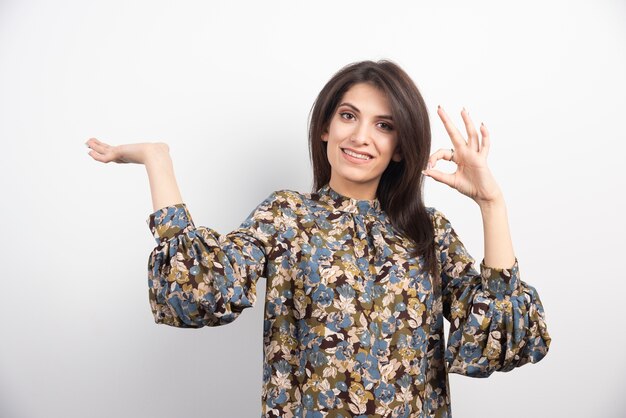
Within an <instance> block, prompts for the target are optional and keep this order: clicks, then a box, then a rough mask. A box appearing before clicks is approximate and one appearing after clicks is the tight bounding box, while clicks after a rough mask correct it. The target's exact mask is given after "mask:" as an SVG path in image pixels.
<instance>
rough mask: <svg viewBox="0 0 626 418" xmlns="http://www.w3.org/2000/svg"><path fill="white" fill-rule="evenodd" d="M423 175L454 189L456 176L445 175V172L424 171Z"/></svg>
mask: <svg viewBox="0 0 626 418" xmlns="http://www.w3.org/2000/svg"><path fill="white" fill-rule="evenodd" d="M422 174H424V175H425V176H428V177H431V178H433V179H435V180H437V181H438V182H440V183H443V184H447V185H448V186H450V187H453V186H452V185H453V184H454V175H453V174H449V173H444V172H443V171H439V170H433V169H432V168H431V169H430V170H422Z"/></svg>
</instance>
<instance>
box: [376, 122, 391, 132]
mask: <svg viewBox="0 0 626 418" xmlns="http://www.w3.org/2000/svg"><path fill="white" fill-rule="evenodd" d="M378 126H380V127H381V129H383V130H385V131H393V126H391V125H390V124H388V123H387V122H379V123H378Z"/></svg>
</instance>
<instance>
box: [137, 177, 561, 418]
mask: <svg viewBox="0 0 626 418" xmlns="http://www.w3.org/2000/svg"><path fill="white" fill-rule="evenodd" d="M427 211H428V213H429V215H430V216H431V219H432V221H433V225H434V227H435V242H434V245H435V246H436V254H437V257H438V260H439V261H440V263H439V269H440V280H434V279H433V277H432V275H430V274H428V273H427V272H426V271H425V269H424V267H423V258H422V257H418V258H412V257H410V255H409V254H410V249H411V242H412V241H410V240H408V239H407V238H405V237H403V236H401V235H400V234H398V232H397V231H396V230H395V228H394V227H393V226H392V225H391V223H390V221H389V219H388V217H387V215H386V213H385V211H383V210H382V209H381V205H380V202H379V201H378V200H377V199H374V200H358V199H354V198H350V197H347V196H343V195H340V194H339V193H337V192H336V191H335V190H333V189H332V188H331V187H330V186H329V185H328V184H327V185H325V186H324V187H322V188H320V189H319V190H318V191H317V192H314V193H299V192H296V191H291V190H280V191H276V192H274V193H272V194H271V195H270V196H269V197H268V198H266V199H265V200H264V201H263V202H262V203H261V204H259V205H258V206H257V208H256V209H255V210H254V211H252V213H251V214H250V215H249V216H248V218H247V219H246V220H245V221H244V222H243V223H242V224H241V226H240V227H239V228H238V229H236V230H234V231H232V232H230V233H228V234H219V233H218V232H216V231H215V230H213V229H210V228H207V227H196V226H195V225H194V223H193V220H192V218H191V215H190V213H189V211H188V209H187V206H186V205H185V204H184V203H179V204H175V205H172V206H168V207H165V208H162V209H159V210H157V211H155V212H154V213H152V214H150V216H149V217H148V219H147V223H148V225H149V228H150V230H151V232H152V234H153V235H154V237H155V239H156V242H157V246H156V247H155V248H154V250H153V251H152V252H151V254H150V257H149V261H148V279H149V280H148V282H149V300H150V306H151V309H152V312H153V315H154V318H155V322H157V323H162V324H167V325H171V326H176V327H202V326H219V325H224V324H228V323H230V322H232V321H234V320H235V319H236V318H237V317H238V316H239V315H240V314H241V312H242V311H243V310H244V309H245V308H249V307H252V306H253V305H254V304H255V301H256V297H257V295H256V283H257V280H258V279H259V278H261V277H263V278H266V280H267V286H266V289H267V290H266V294H265V311H264V331H263V338H264V341H263V342H264V353H263V359H264V368H263V390H262V414H261V416H262V417H283V418H291V417H302V418H304V417H306V418H323V417H328V418H339V417H344V418H347V417H371V416H380V417H395V418H400V417H403V418H408V417H439V418H442V417H450V416H451V408H450V395H449V385H448V375H447V373H448V372H452V373H460V374H463V375H467V376H474V377H486V376H489V375H490V374H491V373H493V372H494V371H498V370H499V371H509V370H511V369H513V368H515V367H519V366H522V365H524V364H526V363H536V362H538V361H540V360H541V359H542V358H543V357H544V356H545V355H546V353H547V351H548V347H549V345H550V340H551V339H550V336H549V334H548V332H547V328H546V324H545V317H544V310H543V306H542V304H541V301H540V299H539V296H538V294H537V291H536V290H535V288H533V287H532V286H530V285H528V284H527V283H525V282H524V281H522V280H521V279H520V273H519V268H518V262H517V259H516V260H515V262H514V264H513V266H512V267H511V268H508V269H499V268H493V267H489V266H486V265H485V264H484V259H483V262H481V263H480V272H478V271H477V270H476V269H475V267H474V259H473V258H472V257H471V256H470V254H469V253H468V252H467V251H466V249H465V247H464V246H463V244H462V242H461V241H460V239H459V237H458V236H457V234H456V232H455V231H454V229H453V228H452V226H451V224H450V222H449V221H448V219H446V217H445V216H444V215H443V214H442V213H441V212H440V211H439V210H437V209H435V208H432V207H427ZM444 317H445V318H446V319H447V320H448V321H449V322H450V332H449V339H448V341H447V344H446V343H445V342H444V322H443V318H444Z"/></svg>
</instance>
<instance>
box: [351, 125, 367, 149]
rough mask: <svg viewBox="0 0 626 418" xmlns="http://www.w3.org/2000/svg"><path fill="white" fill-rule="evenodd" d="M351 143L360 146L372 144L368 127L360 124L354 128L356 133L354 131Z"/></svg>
mask: <svg viewBox="0 0 626 418" xmlns="http://www.w3.org/2000/svg"><path fill="white" fill-rule="evenodd" d="M350 141H351V142H353V143H355V144H359V145H367V144H369V142H370V137H369V130H368V128H367V125H366V124H364V123H358V124H356V125H355V127H354V131H352V136H351V137H350Z"/></svg>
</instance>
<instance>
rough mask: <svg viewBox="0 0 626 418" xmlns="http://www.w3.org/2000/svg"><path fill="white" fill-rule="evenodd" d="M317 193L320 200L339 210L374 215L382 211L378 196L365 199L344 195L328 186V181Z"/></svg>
mask: <svg viewBox="0 0 626 418" xmlns="http://www.w3.org/2000/svg"><path fill="white" fill-rule="evenodd" d="M317 194H318V195H319V198H320V200H321V201H323V202H325V203H327V204H328V205H330V206H332V207H333V208H334V209H336V210H338V211H340V212H349V213H353V214H356V215H374V216H377V215H380V213H381V212H382V209H381V205H380V201H379V200H378V198H375V199H373V200H366V199H355V198H353V197H348V196H344V195H342V194H340V193H338V192H337V191H335V190H334V189H333V188H332V187H330V184H328V183H326V184H325V185H324V186H322V187H321V188H320V189H319V190H318V191H317Z"/></svg>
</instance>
